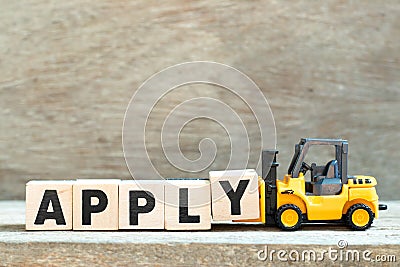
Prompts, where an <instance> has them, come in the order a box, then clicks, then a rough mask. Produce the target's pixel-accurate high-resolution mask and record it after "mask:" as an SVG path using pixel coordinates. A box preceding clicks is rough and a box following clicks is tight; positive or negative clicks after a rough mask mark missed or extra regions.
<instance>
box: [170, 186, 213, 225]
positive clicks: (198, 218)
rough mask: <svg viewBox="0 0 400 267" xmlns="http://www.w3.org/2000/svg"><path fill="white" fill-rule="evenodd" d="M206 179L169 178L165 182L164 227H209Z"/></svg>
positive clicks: (209, 199) (209, 216) (209, 214)
mask: <svg viewBox="0 0 400 267" xmlns="http://www.w3.org/2000/svg"><path fill="white" fill-rule="evenodd" d="M210 194H211V190H210V182H209V181H208V180H200V179H169V180H167V181H166V182H165V229H167V230H208V229H211V195H210Z"/></svg>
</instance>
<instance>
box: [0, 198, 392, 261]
mask: <svg viewBox="0 0 400 267" xmlns="http://www.w3.org/2000/svg"><path fill="white" fill-rule="evenodd" d="M387 204H388V206H389V209H388V210H387V211H385V212H381V217H380V218H379V219H377V220H376V221H375V222H374V224H373V226H372V227H371V228H370V229H369V230H367V231H364V232H355V231H350V230H348V229H347V228H346V227H343V226H327V225H313V226H304V227H303V229H302V230H300V231H296V232H282V231H280V230H278V229H276V228H273V227H264V226H262V225H222V224H214V225H213V228H212V230H211V231H195V232H187V231H184V232H174V231H110V232H105V231H104V232H78V231H45V232H43V231H39V232H27V231H25V230H24V202H23V201H1V202H0V259H1V262H0V264H4V263H9V264H21V263H26V264H54V265H62V263H63V262H64V261H69V262H71V263H73V264H74V265H80V264H81V265H82V264H85V263H87V262H91V263H97V264H103V265H107V264H117V263H119V264H123V265H125V264H149V265H153V264H156V265H157V264H159V265H179V264H181V265H193V264H203V265H214V266H215V265H235V266H236V265H251V266H257V265H259V264H266V265H268V264H277V263H279V262H277V261H274V262H270V261H266V262H262V261H258V260H257V252H258V251H259V250H262V249H264V248H265V245H267V246H268V248H269V249H275V250H279V249H288V250H292V249H293V250H294V249H297V250H299V251H302V250H305V249H315V250H317V251H321V250H323V249H329V247H331V248H332V249H338V247H337V244H338V242H339V241H340V240H344V241H346V242H347V244H348V247H347V249H358V250H366V249H369V250H371V251H372V252H373V255H396V256H397V261H398V260H400V259H399V257H400V201H390V202H387ZM312 263H313V262H312V261H311V262H306V263H304V262H303V264H312ZM322 263H323V266H325V265H326V266H330V265H331V264H332V262H331V261H330V260H329V259H325V260H324V261H323V262H322ZM337 263H338V262H337ZM282 264H284V265H285V264H287V263H284V262H283V263H282ZM341 264H343V265H344V266H346V265H347V264H349V265H352V266H354V265H358V264H360V266H365V265H368V264H370V263H368V262H365V261H361V262H351V263H349V262H341ZM389 265H390V264H389ZM392 265H393V266H396V265H395V264H392Z"/></svg>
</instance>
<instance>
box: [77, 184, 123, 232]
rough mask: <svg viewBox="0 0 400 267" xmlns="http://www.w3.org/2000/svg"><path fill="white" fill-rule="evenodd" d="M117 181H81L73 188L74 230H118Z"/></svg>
mask: <svg viewBox="0 0 400 267" xmlns="http://www.w3.org/2000/svg"><path fill="white" fill-rule="evenodd" d="M119 183H120V180H117V179H81V180H77V181H76V182H75V184H74V186H73V215H74V216H73V229H74V230H118V185H119Z"/></svg>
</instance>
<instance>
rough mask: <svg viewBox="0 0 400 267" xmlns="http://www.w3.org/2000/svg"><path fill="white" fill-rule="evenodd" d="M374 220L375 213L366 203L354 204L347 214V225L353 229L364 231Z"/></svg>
mask: <svg viewBox="0 0 400 267" xmlns="http://www.w3.org/2000/svg"><path fill="white" fill-rule="evenodd" d="M373 220H374V214H373V212H372V210H371V209H370V207H368V206H367V205H365V204H361V203H359V204H354V205H353V206H351V207H350V208H349V210H348V211H347V215H346V221H347V225H348V226H350V228H351V229H353V230H358V231H363V230H365V229H368V228H369V227H370V226H371V224H372V222H373Z"/></svg>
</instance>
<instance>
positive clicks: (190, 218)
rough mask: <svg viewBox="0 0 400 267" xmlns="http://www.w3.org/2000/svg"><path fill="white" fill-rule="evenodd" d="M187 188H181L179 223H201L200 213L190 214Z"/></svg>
mask: <svg viewBox="0 0 400 267" xmlns="http://www.w3.org/2000/svg"><path fill="white" fill-rule="evenodd" d="M188 202H189V196H188V189H187V188H179V223H200V215H189V207H188V205H189V204H188Z"/></svg>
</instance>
